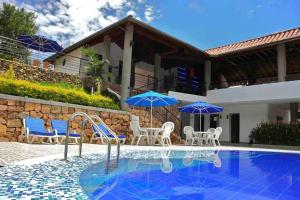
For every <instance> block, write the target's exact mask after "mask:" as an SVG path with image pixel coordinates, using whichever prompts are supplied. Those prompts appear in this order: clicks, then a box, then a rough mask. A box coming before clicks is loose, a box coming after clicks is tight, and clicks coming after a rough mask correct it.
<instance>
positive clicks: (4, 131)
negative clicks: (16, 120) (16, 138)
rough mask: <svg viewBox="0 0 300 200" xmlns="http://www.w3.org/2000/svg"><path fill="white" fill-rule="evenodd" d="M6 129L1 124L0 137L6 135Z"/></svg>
mask: <svg viewBox="0 0 300 200" xmlns="http://www.w3.org/2000/svg"><path fill="white" fill-rule="evenodd" d="M6 131H7V127H6V126H5V125H3V124H0V136H4V135H6Z"/></svg>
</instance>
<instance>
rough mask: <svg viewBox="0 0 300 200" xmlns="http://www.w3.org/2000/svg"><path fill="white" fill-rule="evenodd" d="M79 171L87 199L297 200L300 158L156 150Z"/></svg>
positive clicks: (226, 152)
mask: <svg viewBox="0 0 300 200" xmlns="http://www.w3.org/2000/svg"><path fill="white" fill-rule="evenodd" d="M113 165H115V167H111V169H110V170H109V172H108V173H106V171H105V170H104V167H103V166H104V163H96V164H92V165H90V166H89V167H88V168H86V169H85V170H83V171H82V173H81V174H80V176H79V183H80V186H81V187H82V189H83V190H84V191H85V193H86V194H87V196H88V197H89V198H90V199H109V200H114V199H118V200H119V199H155V200H158V199H197V200H202V199H203V200H218V199H221V200H225V199H234V200H236V199H259V200H270V199H278V200H279V199H282V200H298V199H300V154H292V153H273V152H258V151H160V152H139V153H133V154H129V155H128V156H125V157H124V156H123V157H122V158H121V159H120V161H119V163H118V166H117V163H113Z"/></svg>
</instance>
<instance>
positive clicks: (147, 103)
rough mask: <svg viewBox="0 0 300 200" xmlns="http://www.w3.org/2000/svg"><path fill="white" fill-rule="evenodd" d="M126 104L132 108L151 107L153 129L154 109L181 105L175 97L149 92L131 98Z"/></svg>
mask: <svg viewBox="0 0 300 200" xmlns="http://www.w3.org/2000/svg"><path fill="white" fill-rule="evenodd" d="M126 103H127V104H129V105H132V106H141V107H150V108H151V127H152V107H160V106H171V105H175V104H177V103H179V101H178V100H177V99H175V98H173V97H169V96H166V95H163V94H159V93H157V92H153V91H149V92H146V93H143V94H139V95H136V96H132V97H129V98H128V99H127V100H126Z"/></svg>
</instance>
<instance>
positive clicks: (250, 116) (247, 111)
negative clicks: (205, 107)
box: [205, 104, 268, 143]
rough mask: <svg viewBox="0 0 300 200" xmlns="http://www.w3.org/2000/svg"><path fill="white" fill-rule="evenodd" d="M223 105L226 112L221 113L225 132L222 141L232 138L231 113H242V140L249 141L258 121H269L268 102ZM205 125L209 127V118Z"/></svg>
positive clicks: (221, 121) (221, 124)
mask: <svg viewBox="0 0 300 200" xmlns="http://www.w3.org/2000/svg"><path fill="white" fill-rule="evenodd" d="M221 106H222V105H221ZM223 107H224V112H222V113H221V119H220V126H221V127H222V128H223V132H222V135H221V137H220V141H226V142H230V140H231V137H230V114H233V113H239V114H240V142H246V143H248V142H249V135H250V132H251V130H252V129H253V128H254V127H256V125H257V124H258V123H260V122H262V121H268V104H257V105H224V106H223ZM227 115H228V119H227ZM207 117H208V116H207ZM205 127H206V128H207V127H209V120H205Z"/></svg>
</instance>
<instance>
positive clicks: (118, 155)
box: [90, 115, 121, 161]
mask: <svg viewBox="0 0 300 200" xmlns="http://www.w3.org/2000/svg"><path fill="white" fill-rule="evenodd" d="M90 117H91V118H92V119H96V120H97V121H99V122H100V123H101V124H102V125H103V126H104V127H105V128H106V129H107V130H108V131H109V133H110V134H111V135H112V136H113V137H114V139H115V140H116V141H117V161H119V157H120V145H121V142H120V139H119V137H118V136H117V135H116V134H115V132H114V131H113V130H111V129H110V128H109V127H108V126H107V125H106V124H105V123H104V122H103V120H102V119H101V118H100V117H99V116H98V115H91V116H90ZM97 128H99V127H98V125H97ZM97 131H99V130H98V129H97ZM101 133H103V131H102V130H101ZM103 134H104V135H105V136H106V134H105V133H103Z"/></svg>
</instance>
